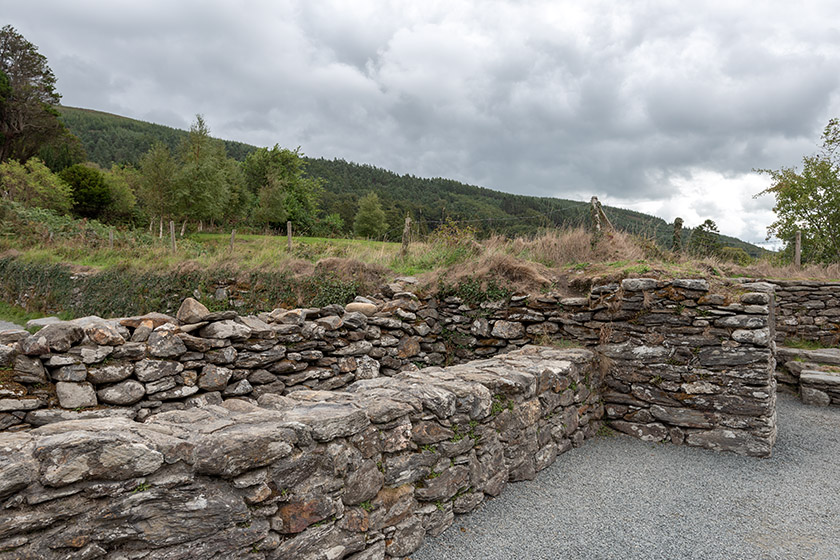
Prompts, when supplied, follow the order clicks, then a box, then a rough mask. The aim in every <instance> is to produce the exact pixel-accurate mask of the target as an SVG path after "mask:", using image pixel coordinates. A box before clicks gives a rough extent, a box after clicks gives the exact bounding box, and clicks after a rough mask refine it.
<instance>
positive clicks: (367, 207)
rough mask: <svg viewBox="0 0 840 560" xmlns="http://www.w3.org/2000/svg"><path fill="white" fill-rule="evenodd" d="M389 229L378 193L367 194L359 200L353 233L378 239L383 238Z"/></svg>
mask: <svg viewBox="0 0 840 560" xmlns="http://www.w3.org/2000/svg"><path fill="white" fill-rule="evenodd" d="M387 229H388V223H387V222H386V221H385V211H384V210H382V204H381V203H380V202H379V197H378V196H376V193H374V192H371V193H368V194H366V195H365V196H363V197H362V198H361V200H359V211H358V212H356V219H355V221H354V222H353V231H355V232H356V235H357V236H359V237H365V238H367V239H376V238H379V237H382V236H383V235H384V234H385V231H386V230H387Z"/></svg>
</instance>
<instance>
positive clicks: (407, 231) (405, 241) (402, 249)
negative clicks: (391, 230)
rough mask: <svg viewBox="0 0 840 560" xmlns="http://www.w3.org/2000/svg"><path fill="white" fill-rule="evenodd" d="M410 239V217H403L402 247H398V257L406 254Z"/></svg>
mask: <svg viewBox="0 0 840 560" xmlns="http://www.w3.org/2000/svg"><path fill="white" fill-rule="evenodd" d="M410 237H411V216H406V217H405V226H404V227H403V234H402V247H400V256H401V257H405V256H406V254H408V244H409V242H410Z"/></svg>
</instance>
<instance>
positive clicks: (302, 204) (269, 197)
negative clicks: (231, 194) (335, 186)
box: [242, 144, 322, 231]
mask: <svg viewBox="0 0 840 560" xmlns="http://www.w3.org/2000/svg"><path fill="white" fill-rule="evenodd" d="M305 167H306V164H305V162H304V161H303V159H302V157H301V153H300V148H297V149H295V150H289V149H287V148H280V147H279V146H278V145H276V144H275V145H274V147H273V148H271V149H268V148H260V149H258V150H256V151H255V152H252V153H251V154H249V155H248V157H246V158H245V162H244V163H243V165H242V169H243V171H244V174H245V184H246V185H247V187H248V189H249V190H250V191H251V192H252V193H253V194H254V196H255V197H256V198H257V200H258V203H257V208H256V209H255V212H254V220H255V222H256V223H258V224H261V225H271V226H279V225H281V224H283V225H285V223H286V221H287V220H290V221H291V222H292V225H293V226H294V227H295V229H296V230H303V231H312V227H313V225H314V224H315V217H316V215H317V214H318V198H319V196H320V195H321V191H322V189H321V181H320V180H318V179H312V178H309V177H306V176H305V175H304V171H305Z"/></svg>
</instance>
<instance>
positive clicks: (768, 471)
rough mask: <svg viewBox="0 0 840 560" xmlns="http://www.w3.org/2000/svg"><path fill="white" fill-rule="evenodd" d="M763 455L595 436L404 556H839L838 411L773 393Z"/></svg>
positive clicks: (426, 559)
mask: <svg viewBox="0 0 840 560" xmlns="http://www.w3.org/2000/svg"><path fill="white" fill-rule="evenodd" d="M778 426H779V435H778V439H777V441H776V447H775V449H774V451H773V456H772V457H770V458H768V459H753V458H748V457H740V456H737V455H732V454H728V453H715V452H712V451H706V450H702V449H697V448H688V447H681V446H676V445H672V444H650V443H645V442H642V441H639V440H636V439H634V438H631V437H629V436H624V435H614V436H606V437H598V438H596V439H594V440H591V441H588V442H587V443H586V444H585V445H584V446H583V447H581V448H579V449H574V450H572V451H570V452H568V453H566V454H565V455H562V456H560V457H559V458H558V459H557V461H556V462H555V463H554V464H553V465H552V466H551V467H549V468H548V469H546V470H544V471H543V472H541V473H539V474H538V475H537V479H536V480H533V481H529V482H522V483H516V484H511V485H509V486H508V487H507V488H505V491H504V492H503V493H502V495H501V496H499V497H498V498H496V499H493V500H490V501H488V502H487V503H486V504H485V505H484V506H482V507H481V508H480V509H479V510H478V511H476V512H473V513H472V514H469V515H466V516H460V517H456V518H455V524H454V525H453V526H452V527H450V528H449V529H447V530H446V532H444V533H443V534H442V535H440V536H439V537H437V538H435V539H427V540H426V542H425V543H424V545H423V547H422V548H421V549H420V550H418V551H417V552H416V553H414V554H413V555H412V556H411V558H412V560H443V559H446V560H458V559H476V558H479V559H481V560H497V559H498V560H502V559H504V560H511V559H517V558H529V559H551V560H560V559H577V558H581V559H583V558H586V559H604V560H608V559H621V560H627V559H633V558H645V559H668V560H674V559H679V558H691V559H731V558H737V559H762V560H764V559H808V560H815V559H824V560H836V559H838V558H840V408H837V407H834V408H818V407H809V406H806V405H803V404H802V403H800V402H799V401H798V400H797V399H796V397H794V396H792V395H785V394H780V395H779V399H778Z"/></svg>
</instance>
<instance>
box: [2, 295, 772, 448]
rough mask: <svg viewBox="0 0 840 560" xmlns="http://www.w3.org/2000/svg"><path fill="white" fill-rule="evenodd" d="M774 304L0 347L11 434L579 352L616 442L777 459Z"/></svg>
mask: <svg viewBox="0 0 840 560" xmlns="http://www.w3.org/2000/svg"><path fill="white" fill-rule="evenodd" d="M772 292H773V286H771V285H769V284H761V283H758V284H755V283H754V284H743V285H741V284H733V285H729V286H728V287H727V286H721V287H719V288H716V289H715V290H714V291H712V290H711V288H710V285H709V283H708V282H707V281H706V280H672V281H660V280H655V279H648V278H640V279H627V280H624V281H622V282H621V284H608V285H601V286H596V287H594V288H593V289H592V290H591V293H590V294H589V295H588V297H577V298H555V297H551V296H542V297H531V298H528V297H519V296H514V297H512V298H510V299H509V300H508V301H505V302H485V303H482V304H480V305H468V304H465V303H464V302H463V301H462V300H460V299H459V298H457V297H449V298H446V299H443V300H438V299H436V298H426V299H423V300H421V299H419V298H418V297H417V296H415V295H414V294H411V293H409V292H397V293H395V294H393V295H392V297H391V298H390V299H387V300H362V301H357V302H354V303H351V304H348V305H347V306H346V308H345V307H342V306H337V305H333V306H328V307H325V308H319V309H296V310H282V309H277V310H274V311H273V312H271V313H267V314H262V315H260V316H259V317H241V316H239V315H238V314H236V313H235V312H232V311H230V312H221V313H208V312H207V310H206V308H204V307H203V306H201V305H200V304H199V303H198V302H196V301H194V300H190V299H188V300H186V301H185V303H184V305H183V306H182V308H181V309H180V310H179V312H178V314H177V317H169V316H166V315H162V314H151V315H147V316H143V317H134V318H128V319H121V320H111V321H105V320H102V319H98V318H85V319H80V320H76V321H73V322H70V323H59V324H54V325H48V326H47V327H46V328H44V329H43V330H41V331H39V332H38V333H36V334H34V335H30V334H29V333H27V332H25V331H12V332H6V333H3V334H0V344H5V345H4V346H3V345H0V348H5V350H0V358H2V359H3V360H4V362H0V367H2V366H3V365H6V368H7V369H5V373H4V374H3V375H4V383H3V384H2V386H1V387H0V428H3V429H12V430H15V429H27V428H29V427H37V426H42V425H45V424H48V423H52V422H56V421H61V420H67V419H78V418H91V417H94V418H95V417H103V416H114V415H118V416H123V417H126V418H130V419H134V420H138V421H143V420H146V419H147V418H149V417H150V416H151V415H154V414H158V413H161V412H166V411H171V410H184V409H188V408H193V407H205V406H208V405H220V404H222V403H223V402H224V401H226V400H229V399H238V400H244V401H246V402H250V403H251V404H255V403H256V402H257V401H258V399H259V398H260V397H262V396H263V395H267V394H281V395H289V394H291V393H294V392H296V391H299V390H322V391H328V390H336V389H340V388H343V387H345V386H347V385H349V384H350V383H353V382H355V381H358V380H364V379H375V378H379V377H382V376H384V377H389V376H394V375H396V374H397V373H398V372H399V371H406V370H408V371H411V370H417V369H418V368H419V367H426V366H434V365H441V364H445V363H452V362H467V361H469V360H475V359H481V358H483V357H488V356H493V355H497V354H499V353H505V352H509V351H511V350H515V349H517V348H521V347H523V346H525V345H526V344H532V343H538V344H555V343H558V341H561V342H565V343H568V342H570V341H571V342H574V343H575V344H578V345H584V346H588V347H591V348H593V349H595V350H596V351H597V352H598V353H599V356H601V362H602V365H601V368H602V370H603V371H604V373H605V393H604V399H605V402H606V404H607V405H608V418H609V421H610V423H611V425H612V426H613V427H614V428H616V429H618V430H620V431H623V432H626V433H629V434H631V435H634V436H636V437H641V438H642V439H647V440H654V441H671V442H673V443H678V444H681V443H685V444H687V445H694V446H700V447H707V448H712V449H722V450H727V451H734V452H737V453H745V454H749V455H759V456H765V455H769V454H770V452H771V449H772V445H773V442H774V438H775V390H776V386H775V381H774V380H773V371H774V369H775V367H774V366H775V362H774V350H775V348H774V342H773V340H774V338H775V333H774V330H773V328H774V327H773V325H774V313H773V309H774V300H773V295H772ZM362 299H363V298H362ZM4 356H5V357H4ZM599 389H600V387H599Z"/></svg>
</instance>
